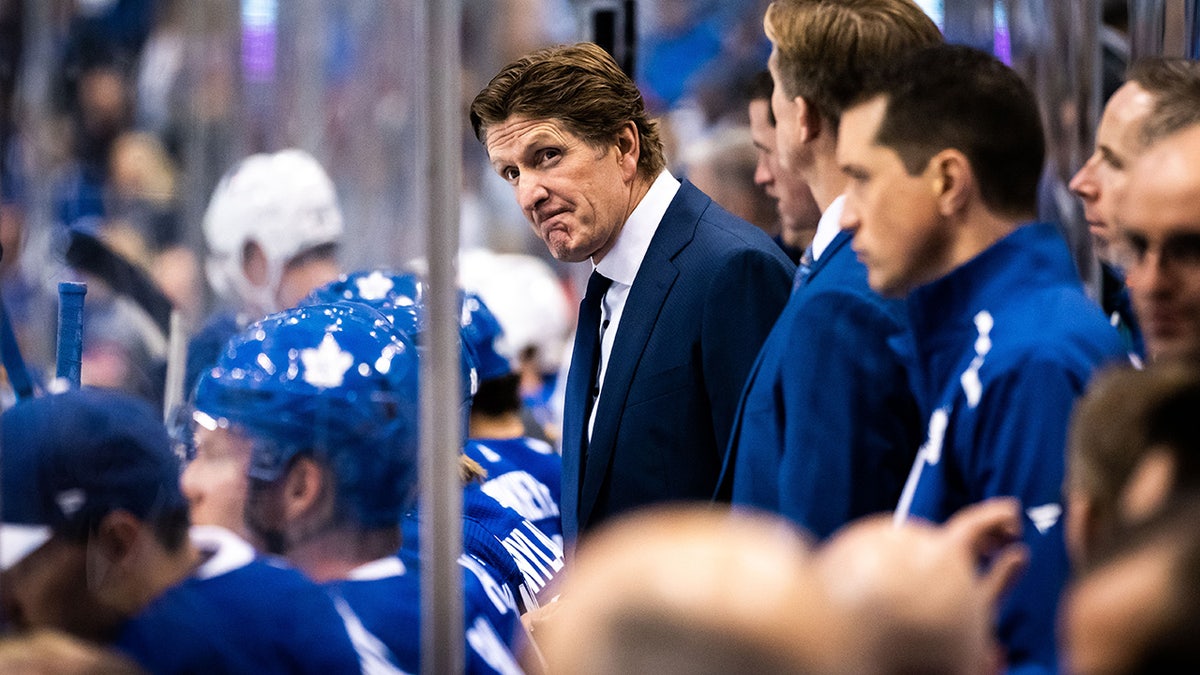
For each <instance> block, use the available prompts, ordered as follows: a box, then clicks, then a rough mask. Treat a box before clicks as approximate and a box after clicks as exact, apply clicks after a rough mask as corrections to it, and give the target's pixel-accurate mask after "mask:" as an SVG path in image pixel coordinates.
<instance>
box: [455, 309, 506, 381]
mask: <svg viewBox="0 0 1200 675" xmlns="http://www.w3.org/2000/svg"><path fill="white" fill-rule="evenodd" d="M459 325H460V326H461V329H462V339H463V344H465V345H466V347H467V349H468V350H470V352H471V354H472V356H474V357H475V367H476V369H478V371H479V381H480V382H487V381H488V380H494V379H497V378H501V377H504V376H505V375H509V374H511V373H512V371H513V370H512V362H511V360H510V356H509V353H508V343H507V342H506V341H505V339H504V329H503V328H501V327H500V322H499V321H498V320H497V319H496V316H495V315H494V314H492V311H491V310H490V309H488V307H487V305H485V304H484V302H483V298H481V297H479V296H478V295H476V294H474V293H469V292H468V293H463V294H462V316H461V317H460V318H459Z"/></svg>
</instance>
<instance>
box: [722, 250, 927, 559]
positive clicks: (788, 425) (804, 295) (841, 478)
mask: <svg viewBox="0 0 1200 675" xmlns="http://www.w3.org/2000/svg"><path fill="white" fill-rule="evenodd" d="M850 239H851V236H850V234H849V233H847V232H842V233H839V234H838V236H837V237H836V238H835V239H834V240H833V242H832V243H831V244H830V245H829V246H828V247H827V248H826V249H825V251H824V252H823V253H822V255H821V257H820V258H819V259H817V261H816V262H815V263H813V266H812V271H811V272H810V273H809V275H808V277H807V278H806V279H805V280H804V282H803V283H802V285H801V286H800V287H799V288H798V289H797V290H796V292H795V293H793V294H792V297H791V299H789V300H788V304H787V307H785V308H784V310H783V313H782V314H781V315H780V316H779V320H778V321H777V322H776V323H775V327H774V328H772V330H771V334H770V336H769V337H768V338H767V341H766V343H765V344H764V345H763V348H762V352H761V353H760V354H759V356H758V359H757V360H756V361H755V364H754V368H753V370H752V371H751V373H750V376H749V378H748V380H747V382H746V388H745V392H744V393H743V394H742V400H741V403H740V405H739V408H738V416H737V420H736V422H735V424H734V429H733V433H732V438H731V440H730V445H729V451H728V453H727V457H726V466H725V468H724V470H723V472H722V476H721V481H720V486H719V489H718V493H717V496H718V497H725V496H729V495H730V492H732V501H733V502H734V503H735V504H745V505H749V506H754V507H757V508H761V509H765V510H767V511H771V512H774V513H781V514H783V515H785V516H787V517H788V518H790V519H791V520H793V521H795V522H796V523H798V524H800V525H801V526H803V527H804V528H806V529H807V530H808V531H809V532H811V533H813V534H815V535H817V536H818V537H825V536H827V535H829V534H830V533H831V532H833V531H834V530H835V529H837V528H838V527H839V526H841V525H843V524H845V523H846V522H848V521H849V520H851V519H853V518H856V517H858V516H862V515H866V514H868V513H874V512H877V511H890V510H892V509H894V508H895V506H896V502H897V500H898V499H899V497H900V491H901V489H902V488H903V487H904V480H905V477H906V476H907V475H908V470H909V468H910V467H911V466H912V462H913V457H914V456H915V455H916V451H917V447H918V446H919V445H920V442H921V440H922V438H923V434H924V426H923V422H922V419H921V416H920V413H919V411H918V407H917V404H916V402H915V399H914V397H913V394H912V393H911V389H910V387H909V382H908V378H907V376H906V372H907V369H906V359H905V357H904V356H903V355H902V354H900V353H899V352H898V351H897V349H896V348H895V347H894V346H893V345H892V344H889V341H890V340H891V339H892V338H893V337H895V336H898V335H901V334H903V333H904V331H906V330H907V329H906V327H907V325H908V324H907V319H906V318H905V314H904V306H903V303H902V302H901V301H899V300H888V299H885V298H882V297H880V296H879V295H878V294H877V293H875V292H874V291H872V290H871V288H870V286H868V285H867V270H866V267H864V266H863V264H862V263H860V262H859V261H858V259H857V257H856V256H855V254H854V251H853V249H851V247H850ZM897 342H898V341H897Z"/></svg>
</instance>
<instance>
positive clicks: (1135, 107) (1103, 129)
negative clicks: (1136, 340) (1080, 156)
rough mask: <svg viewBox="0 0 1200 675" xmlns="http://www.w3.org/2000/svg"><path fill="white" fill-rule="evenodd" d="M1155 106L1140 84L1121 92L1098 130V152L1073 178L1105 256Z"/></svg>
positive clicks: (1106, 108) (1110, 102) (1107, 108)
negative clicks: (1144, 126) (1145, 126)
mask: <svg viewBox="0 0 1200 675" xmlns="http://www.w3.org/2000/svg"><path fill="white" fill-rule="evenodd" d="M1153 107H1154V96H1153V95H1151V94H1150V93H1149V92H1147V91H1146V90H1145V89H1143V88H1142V87H1141V85H1139V84H1138V83H1137V82H1127V83H1125V84H1124V85H1123V86H1122V87H1121V88H1120V89H1118V90H1117V91H1116V92H1115V93H1114V94H1113V95H1112V98H1110V99H1109V100H1108V104H1107V105H1105V106H1104V115H1103V116H1102V117H1101V118H1100V125H1099V126H1098V127H1096V152H1094V153H1093V154H1092V156H1091V157H1089V158H1088V161H1087V163H1086V164H1084V165H1083V167H1082V168H1080V169H1079V172H1078V173H1076V174H1075V177H1074V178H1072V179H1071V185H1070V187H1071V191H1072V192H1074V193H1075V194H1076V195H1078V196H1079V199H1080V201H1082V202H1083V217H1084V219H1085V220H1087V223H1088V228H1089V229H1090V231H1091V233H1092V237H1093V240H1094V241H1095V244H1096V249H1097V252H1098V253H1099V254H1101V255H1102V256H1103V257H1108V248H1109V245H1110V244H1111V243H1112V240H1113V237H1114V236H1115V233H1114V231H1113V218H1114V213H1113V212H1114V210H1115V208H1116V207H1115V204H1116V202H1117V200H1118V199H1119V198H1120V195H1121V193H1122V192H1123V191H1124V190H1125V184H1126V182H1127V181H1128V177H1129V169H1130V166H1131V165H1132V164H1133V160H1134V159H1135V157H1136V155H1137V153H1138V150H1139V145H1140V144H1139V141H1138V134H1139V133H1141V129H1142V125H1143V124H1144V123H1145V121H1146V117H1147V116H1149V114H1150V110H1151V108H1153Z"/></svg>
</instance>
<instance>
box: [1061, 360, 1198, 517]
mask: <svg viewBox="0 0 1200 675" xmlns="http://www.w3.org/2000/svg"><path fill="white" fill-rule="evenodd" d="M1197 411H1200V371H1198V370H1197V368H1196V367H1195V366H1194V365H1191V364H1184V363H1155V364H1154V365H1152V366H1150V367H1149V368H1146V369H1145V370H1136V369H1134V368H1130V367H1126V368H1119V369H1115V370H1108V371H1105V372H1103V373H1101V374H1100V375H1098V376H1097V377H1096V378H1094V379H1093V380H1092V383H1091V384H1090V385H1088V391H1087V393H1086V394H1085V395H1084V397H1083V398H1081V399H1080V400H1079V402H1078V403H1076V405H1075V410H1074V412H1073V413H1072V416H1071V430H1070V442H1069V444H1068V447H1069V462H1068V468H1067V471H1068V473H1067V479H1068V481H1069V486H1070V487H1072V488H1074V489H1077V490H1080V491H1082V492H1084V493H1086V494H1087V496H1088V498H1089V499H1091V500H1092V502H1093V504H1094V505H1095V507H1096V509H1097V513H1098V515H1099V516H1100V517H1101V518H1104V519H1106V521H1108V522H1109V523H1111V524H1115V523H1116V518H1117V514H1116V511H1117V504H1118V501H1119V499H1120V495H1121V492H1122V491H1123V490H1124V489H1125V486H1126V485H1127V484H1128V482H1129V479H1130V478H1131V477H1132V474H1133V472H1134V469H1135V467H1136V466H1137V465H1138V463H1139V462H1140V461H1141V460H1142V459H1144V458H1145V457H1146V455H1147V454H1149V453H1150V451H1152V450H1165V451H1166V452H1168V453H1169V454H1170V456H1171V458H1172V459H1173V460H1174V462H1175V467H1176V471H1175V480H1174V485H1172V486H1171V489H1172V491H1173V492H1174V493H1181V492H1200V490H1198V488H1200V425H1197V424H1196V413H1197Z"/></svg>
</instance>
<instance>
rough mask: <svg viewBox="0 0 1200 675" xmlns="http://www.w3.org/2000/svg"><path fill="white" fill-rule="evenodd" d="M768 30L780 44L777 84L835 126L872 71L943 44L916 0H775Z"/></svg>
mask: <svg viewBox="0 0 1200 675" xmlns="http://www.w3.org/2000/svg"><path fill="white" fill-rule="evenodd" d="M763 28H764V30H765V31H766V33H767V37H768V38H769V39H770V40H771V43H772V44H773V45H774V47H775V48H774V52H775V55H774V58H775V59H776V62H775V63H776V68H777V70H778V72H779V74H780V78H779V79H780V80H781V81H780V82H776V83H775V86H777V87H782V89H783V93H784V94H786V95H787V96H788V98H794V97H796V96H802V97H804V100H805V101H806V102H807V103H808V104H809V105H810V106H812V107H814V108H815V109H816V111H817V113H818V114H820V115H821V117H823V118H825V119H827V120H829V121H831V122H833V123H834V124H835V125H836V123H837V122H839V121H841V118H842V111H843V110H844V109H845V108H846V106H847V105H848V104H849V103H850V101H851V100H853V99H854V98H855V96H856V95H857V94H858V91H859V89H860V88H861V87H862V85H863V81H864V78H865V77H866V76H867V75H868V74H869V73H870V72H871V71H873V70H875V69H877V68H880V67H882V66H884V65H886V64H888V63H889V62H891V61H893V60H895V59H896V58H898V57H900V56H904V55H906V54H908V53H910V52H913V51H916V50H917V49H920V48H921V47H929V46H933V45H936V44H941V42H942V34H941V32H940V31H938V27H937V25H935V24H934V23H933V20H932V19H930V18H929V16H928V15H926V14H925V12H924V11H922V10H921V8H920V7H918V6H917V4H916V3H915V2H913V1H912V0H775V2H772V3H771V5H770V6H769V7H767V13H766V16H765V17H764V18H763Z"/></svg>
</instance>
